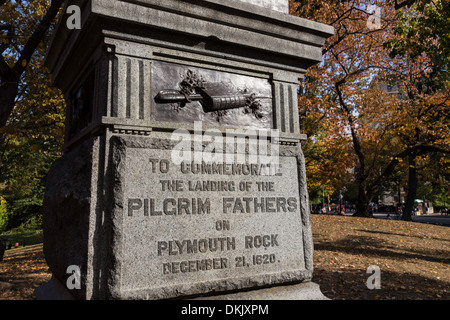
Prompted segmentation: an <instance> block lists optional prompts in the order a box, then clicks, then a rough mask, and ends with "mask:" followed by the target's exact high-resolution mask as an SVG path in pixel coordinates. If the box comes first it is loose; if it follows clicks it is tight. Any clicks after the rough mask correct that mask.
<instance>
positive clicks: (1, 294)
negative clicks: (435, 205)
mask: <svg viewBox="0 0 450 320" xmlns="http://www.w3.org/2000/svg"><path fill="white" fill-rule="evenodd" d="M312 229H313V236H314V245H315V253H314V266H315V270H314V279H313V281H314V282H316V283H318V284H319V285H320V287H321V290H322V292H323V293H324V294H325V295H326V296H327V297H329V298H331V299H334V300H343V299H347V300H358V299H361V300H375V299H382V300H391V299H402V300H405V299H407V300H410V299H420V300H431V299H433V300H448V299H450V292H449V288H450V228H448V227H440V226H433V225H427V224H420V223H412V222H403V221H395V220H382V219H369V218H367V219H365V218H355V217H341V216H326V215H313V216H312ZM371 265H376V266H378V267H379V268H380V269H381V289H379V290H369V289H368V288H367V286H366V281H367V278H368V277H369V276H370V274H367V273H366V271H367V268H368V267H369V266H371ZM49 279H50V273H49V272H48V267H47V265H46V263H45V260H44V256H43V254H42V245H34V246H30V247H25V248H19V249H12V250H8V251H6V254H5V259H4V260H3V261H2V262H0V299H15V300H17V299H34V293H33V292H34V288H35V287H37V286H39V285H40V284H41V283H44V282H46V281H48V280H49Z"/></svg>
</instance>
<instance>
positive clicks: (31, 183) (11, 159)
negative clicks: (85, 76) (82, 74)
mask: <svg viewBox="0 0 450 320" xmlns="http://www.w3.org/2000/svg"><path fill="white" fill-rule="evenodd" d="M0 4H1V9H2V11H1V14H0V23H1V24H3V25H8V28H7V33H6V36H7V38H9V39H10V40H9V39H8V41H5V40H4V39H3V45H2V50H1V53H2V55H1V58H0V61H2V62H4V63H3V65H4V66H5V64H6V65H7V67H8V68H6V67H4V68H3V69H2V82H1V87H0V100H1V101H2V102H1V104H0V108H1V109H2V111H1V112H0V113H2V112H3V113H2V114H3V115H5V117H6V118H7V120H5V119H3V120H5V122H4V124H3V126H2V127H0V185H1V187H0V194H1V195H2V197H3V198H4V199H5V200H6V203H7V205H6V209H7V213H6V215H7V221H8V224H7V228H12V227H16V226H18V225H21V224H24V223H27V222H30V221H39V219H40V215H41V214H42V212H41V207H42V199H43V192H44V181H45V180H44V179H45V175H46V174H47V172H48V170H49V167H50V165H51V163H53V162H54V161H55V160H56V158H57V157H59V156H60V153H61V149H62V148H61V147H62V142H63V132H64V109H65V102H64V99H63V96H62V94H61V92H60V91H59V90H58V89H55V88H51V86H50V75H49V73H48V71H47V70H46V68H45V67H44V66H43V60H44V59H43V58H44V55H45V52H46V50H47V46H48V42H49V37H48V34H47V29H48V27H47V26H48V23H49V21H50V20H51V17H52V16H53V13H54V11H53V10H54V6H56V2H55V1H53V2H52V5H51V6H49V1H43V0H42V1H33V2H31V1H9V2H5V1H4V2H2V3H0ZM47 8H49V9H48V10H47ZM46 10H47V11H46ZM44 29H45V30H44ZM11 30H13V31H11ZM8 34H9V36H8ZM38 38H40V41H39V42H38V41H37V40H38ZM23 60H26V63H21V62H20V61H23ZM2 62H0V64H2ZM5 70H6V72H3V71H5ZM17 70H19V71H20V72H19V73H20V75H19V74H18V71H17ZM11 88H12V89H11ZM14 94H15V95H14ZM12 96H14V97H13V98H11V97H12ZM6 97H10V98H11V99H12V100H11V101H13V105H12V107H11V105H9V102H8V103H7V104H3V102H5V101H6V100H7V99H6ZM2 99H3V100H2ZM5 110H7V112H6V113H5V112H4V111H5ZM6 114H7V116H6Z"/></svg>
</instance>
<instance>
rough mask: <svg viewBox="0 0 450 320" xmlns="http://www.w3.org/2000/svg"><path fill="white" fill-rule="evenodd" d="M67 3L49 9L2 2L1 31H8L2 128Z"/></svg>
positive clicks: (0, 50) (41, 1)
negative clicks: (28, 70) (46, 38)
mask: <svg viewBox="0 0 450 320" xmlns="http://www.w3.org/2000/svg"><path fill="white" fill-rule="evenodd" d="M63 2H64V1H63V0H52V1H51V4H50V5H49V4H48V3H49V1H46V0H34V1H7V0H1V1H0V8H1V9H2V11H1V13H0V26H1V27H0V28H1V30H3V32H5V31H6V35H4V36H3V37H2V43H1V45H0V79H1V85H0V127H3V126H5V125H6V124H7V123H8V119H9V116H10V115H11V112H12V110H13V109H14V106H15V104H16V102H17V100H18V96H19V98H20V94H21V90H20V89H21V88H20V86H21V85H23V83H22V80H23V79H22V78H23V74H24V72H25V71H26V69H27V67H28V65H29V63H30V61H31V59H32V58H33V56H34V55H35V54H36V50H37V49H38V46H39V45H40V44H41V42H42V40H43V39H44V37H45V36H46V35H47V32H48V30H49V28H50V26H51V25H52V23H53V21H54V20H55V17H56V16H57V14H58V12H59V10H60V8H61V6H62V4H63ZM46 8H48V9H47V11H46V13H45V14H44V15H43V16H42V12H45V11H44V10H45V9H46ZM41 16H42V17H41Z"/></svg>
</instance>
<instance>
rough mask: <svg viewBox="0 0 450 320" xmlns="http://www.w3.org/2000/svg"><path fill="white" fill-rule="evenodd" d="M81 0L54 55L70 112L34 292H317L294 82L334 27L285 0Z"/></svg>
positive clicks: (174, 295)
mask: <svg viewBox="0 0 450 320" xmlns="http://www.w3.org/2000/svg"><path fill="white" fill-rule="evenodd" d="M71 4H76V5H79V6H80V8H81V11H82V15H81V30H69V29H67V27H66V19H67V18H68V17H67V15H63V16H62V18H61V21H60V22H59V27H58V28H57V30H56V31H55V33H54V36H53V40H52V44H51V47H50V49H49V51H48V55H47V58H46V65H47V66H48V68H49V70H50V72H51V73H52V80H53V84H54V85H55V86H57V87H59V88H60V89H61V90H62V91H63V92H64V94H65V97H66V101H67V117H66V119H67V121H66V136H65V146H64V155H63V156H62V157H61V158H60V159H59V160H57V161H56V162H55V163H54V164H53V166H52V168H51V170H50V172H49V174H48V179H47V184H46V193H45V198H44V239H45V241H44V253H45V257H46V260H47V264H48V265H49V268H50V270H51V271H52V273H53V276H54V278H53V279H52V281H51V282H50V283H48V284H46V285H44V286H43V287H41V288H39V289H38V290H37V296H38V297H40V298H45V297H49V298H51V297H53V298H54V299H56V298H58V297H59V298H63V299H65V298H70V297H73V298H75V299H80V300H104V299H111V300H161V299H185V298H195V297H208V299H253V298H256V299H312V298H314V299H316V298H317V299H318V298H323V296H322V295H321V294H320V291H319V289H318V287H317V286H316V285H314V284H313V283H312V282H311V280H312V273H313V242H312V232H311V221H310V212H309V202H308V192H307V186H306V172H305V159H304V156H303V152H302V147H301V141H303V140H304V139H305V138H306V137H305V136H304V135H303V134H302V133H301V130H300V123H299V117H298V106H297V88H298V84H299V80H300V79H301V78H302V77H303V76H304V74H305V72H306V69H307V68H308V67H310V66H312V65H314V64H315V63H318V62H320V61H321V58H322V55H321V46H322V45H323V44H324V42H325V39H326V38H327V37H329V36H330V35H332V34H333V29H332V28H331V27H329V26H326V25H323V24H320V23H316V22H312V21H308V20H305V19H301V18H298V17H293V16H290V15H288V14H287V8H288V1H287V0H277V1H265V0H261V1H256V0H255V1H250V0H246V1H238V0H228V1H218V0H203V1H190V0H164V1H159V0H154V1H153V0H142V1H131V0H118V1H110V0H90V1H87V0H79V1H67V2H66V5H67V6H68V5H71ZM74 270H75V271H74ZM68 280H69V281H73V282H74V285H73V288H70V289H71V290H69V291H68V290H63V288H64V287H67V286H66V283H67V281H68ZM68 292H69V294H70V295H69V294H68ZM230 292H232V293H230Z"/></svg>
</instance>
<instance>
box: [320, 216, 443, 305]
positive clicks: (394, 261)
mask: <svg viewBox="0 0 450 320" xmlns="http://www.w3.org/2000/svg"><path fill="white" fill-rule="evenodd" d="M312 231H313V239H314V249H315V251H314V278H313V281H314V282H316V283H318V284H319V285H320V287H321V290H322V292H323V293H324V294H325V295H326V296H327V297H328V298H330V299H334V300H344V299H345V300H358V299H361V300H378V299H381V300H394V299H401V300H411V299H413V300H414V299H418V300H444V299H445V300H447V299H450V293H449V288H450V228H448V227H443V226H436V225H428V224H422V223H415V222H405V221H396V220H383V219H374V218H357V217H347V216H327V215H313V216H312ZM369 266H378V267H379V268H380V273H381V289H373V290H369V289H368V288H367V285H366V283H367V280H368V278H369V277H370V276H371V275H372V273H367V269H368V268H369Z"/></svg>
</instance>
